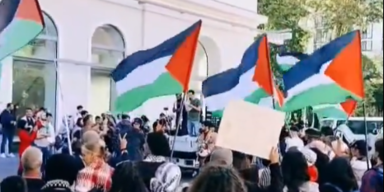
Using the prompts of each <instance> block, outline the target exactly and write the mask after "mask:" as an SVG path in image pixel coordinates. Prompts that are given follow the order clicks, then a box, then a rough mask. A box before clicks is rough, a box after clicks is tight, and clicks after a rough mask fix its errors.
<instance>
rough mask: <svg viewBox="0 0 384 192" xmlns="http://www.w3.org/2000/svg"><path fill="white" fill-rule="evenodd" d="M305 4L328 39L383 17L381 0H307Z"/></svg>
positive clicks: (363, 27) (362, 27)
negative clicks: (317, 20) (318, 20)
mask: <svg viewBox="0 0 384 192" xmlns="http://www.w3.org/2000/svg"><path fill="white" fill-rule="evenodd" d="M306 6H307V10H308V11H309V12H310V13H311V16H312V17H313V18H317V19H320V20H321V25H322V28H323V29H324V30H325V31H326V32H328V33H329V35H330V39H334V38H336V37H339V36H341V35H343V34H345V33H348V32H350V31H352V30H353V29H355V28H356V27H359V28H361V29H365V28H366V26H367V25H368V24H370V23H373V22H378V21H380V20H382V19H383V0H369V1H362V0H307V1H306Z"/></svg>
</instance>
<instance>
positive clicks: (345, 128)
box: [320, 117, 383, 143]
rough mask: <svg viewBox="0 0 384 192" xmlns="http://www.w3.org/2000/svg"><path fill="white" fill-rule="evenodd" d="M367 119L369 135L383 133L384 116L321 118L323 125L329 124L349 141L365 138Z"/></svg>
mask: <svg viewBox="0 0 384 192" xmlns="http://www.w3.org/2000/svg"><path fill="white" fill-rule="evenodd" d="M364 119H366V121H367V128H368V130H367V131H368V135H374V136H376V135H378V134H379V133H382V129H383V118H382V117H366V118H364V117H350V118H349V119H348V120H345V119H338V118H324V119H322V120H320V124H321V127H324V126H329V127H331V128H332V129H333V130H335V131H337V132H340V133H341V135H343V136H344V139H345V140H346V142H347V143H352V142H353V141H355V140H361V139H365V136H364V134H365V122H364Z"/></svg>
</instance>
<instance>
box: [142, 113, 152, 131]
mask: <svg viewBox="0 0 384 192" xmlns="http://www.w3.org/2000/svg"><path fill="white" fill-rule="evenodd" d="M140 118H141V120H142V121H143V131H144V133H145V134H147V133H149V132H150V131H151V126H150V124H149V119H148V117H147V116H145V115H142V116H141V117H140Z"/></svg>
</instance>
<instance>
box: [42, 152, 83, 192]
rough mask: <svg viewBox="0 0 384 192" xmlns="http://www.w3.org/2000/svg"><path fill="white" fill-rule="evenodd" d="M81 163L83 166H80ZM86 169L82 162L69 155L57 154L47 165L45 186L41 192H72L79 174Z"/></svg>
mask: <svg viewBox="0 0 384 192" xmlns="http://www.w3.org/2000/svg"><path fill="white" fill-rule="evenodd" d="M80 163H81V164H80ZM82 168H84V166H83V165H82V162H78V161H77V160H76V159H75V157H73V156H71V155H68V154H55V155H53V156H51V157H50V158H49V159H48V161H47V163H46V165H45V176H44V180H45V181H46V183H45V185H44V186H43V187H42V188H41V192H59V191H61V192H71V191H72V185H73V184H74V182H75V180H76V177H77V173H78V172H79V171H80V170H81V169H82Z"/></svg>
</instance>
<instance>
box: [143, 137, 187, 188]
mask: <svg viewBox="0 0 384 192" xmlns="http://www.w3.org/2000/svg"><path fill="white" fill-rule="evenodd" d="M145 150H146V151H147V153H148V155H147V156H146V157H145V159H144V160H143V161H139V162H137V166H138V169H139V171H140V175H141V177H142V179H143V181H144V183H145V185H146V187H147V188H148V189H151V186H152V189H154V186H153V184H152V182H151V181H152V179H153V178H154V177H157V176H156V175H157V174H160V175H163V174H164V173H161V172H167V171H169V174H171V175H166V176H165V177H166V178H167V179H168V178H175V179H174V180H169V181H168V180H167V181H163V180H161V179H160V181H162V182H163V183H164V182H165V183H164V185H165V184H166V185H167V186H176V187H177V186H178V185H179V184H180V179H177V178H179V177H181V170H180V167H178V166H177V165H175V164H173V163H171V164H172V165H171V164H168V163H166V162H168V160H169V156H170V154H171V149H170V146H169V143H168V140H167V138H166V136H165V135H164V134H163V133H161V132H152V133H149V134H148V136H147V142H146V145H145ZM164 163H166V164H167V165H164ZM167 169H169V170H167ZM171 170H172V171H171ZM158 171H161V172H160V173H159V172H158ZM176 187H175V188H174V189H173V190H171V189H169V192H172V191H174V190H176ZM155 188H157V187H155Z"/></svg>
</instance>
